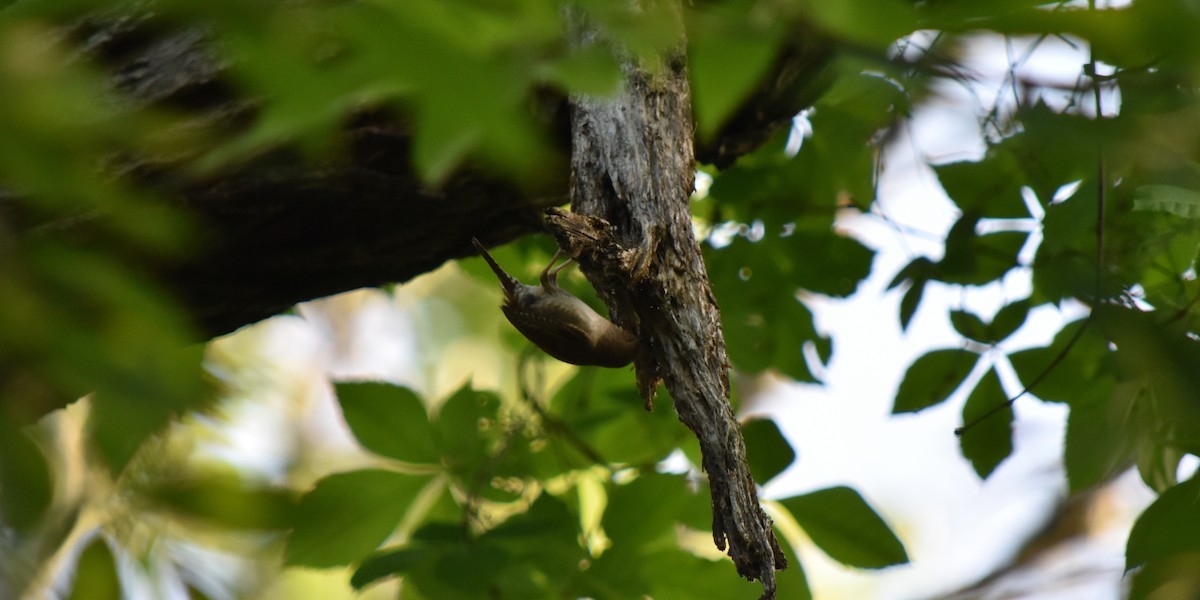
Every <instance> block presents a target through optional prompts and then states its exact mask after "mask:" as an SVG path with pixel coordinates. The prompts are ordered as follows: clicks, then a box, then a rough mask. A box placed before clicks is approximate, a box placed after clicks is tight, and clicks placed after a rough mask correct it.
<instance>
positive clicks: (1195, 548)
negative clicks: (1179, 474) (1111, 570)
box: [1125, 477, 1200, 571]
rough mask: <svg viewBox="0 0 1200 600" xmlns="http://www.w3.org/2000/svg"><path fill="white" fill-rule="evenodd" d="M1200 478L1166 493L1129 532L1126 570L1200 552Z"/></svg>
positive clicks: (1147, 509) (1145, 512)
mask: <svg viewBox="0 0 1200 600" xmlns="http://www.w3.org/2000/svg"><path fill="white" fill-rule="evenodd" d="M1197 514H1200V478H1195V477H1193V478H1192V479H1189V480H1188V481H1185V482H1183V483H1180V484H1178V485H1176V486H1175V487H1172V488H1171V489H1169V490H1167V491H1166V492H1164V493H1163V494H1162V495H1161V496H1159V497H1158V499H1157V500H1155V501H1154V503H1153V504H1151V505H1150V506H1149V507H1147V508H1146V510H1145V511H1143V512H1142V514H1141V516H1139V517H1138V519H1137V521H1136V522H1135V523H1134V524H1133V529H1132V530H1131V531H1130V532H1129V542H1128V543H1127V544H1126V546H1125V570H1126V571H1128V570H1129V569H1133V568H1136V567H1139V566H1141V565H1144V564H1147V563H1153V562H1157V561H1161V560H1164V559H1168V558H1170V557H1172V556H1177V555H1182V554H1192V553H1200V519H1197V518H1196V515H1197Z"/></svg>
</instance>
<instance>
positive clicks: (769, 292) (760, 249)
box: [705, 218, 873, 381]
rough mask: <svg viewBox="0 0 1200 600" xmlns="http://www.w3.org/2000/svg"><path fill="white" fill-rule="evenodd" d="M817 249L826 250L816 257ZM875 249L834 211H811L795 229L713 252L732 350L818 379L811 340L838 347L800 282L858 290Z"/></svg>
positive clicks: (747, 366)
mask: <svg viewBox="0 0 1200 600" xmlns="http://www.w3.org/2000/svg"><path fill="white" fill-rule="evenodd" d="M813 256H822V257H825V258H823V259H822V260H819V261H818V260H811V257H813ZM872 256H873V253H872V252H871V250H869V249H867V248H866V247H865V246H863V245H862V244H860V243H859V242H858V241H856V240H853V239H851V238H848V237H846V236H843V235H840V234H838V233H837V232H836V231H834V230H833V228H832V222H831V221H830V220H828V219H816V218H810V219H804V220H800V221H797V222H796V223H795V224H794V229H793V231H792V232H791V233H790V234H787V235H780V234H773V235H768V236H766V237H764V238H763V239H762V240H759V241H756V242H752V241H750V240H748V239H746V238H744V237H738V238H735V239H734V240H733V241H732V242H731V243H730V244H729V245H728V246H726V247H724V248H720V249H712V248H709V249H707V250H706V252H705V260H706V261H707V264H708V272H709V274H710V277H711V278H712V282H713V291H714V292H715V294H716V296H717V298H718V299H719V301H720V303H721V318H722V324H723V326H724V330H725V338H726V340H725V341H726V344H727V345H728V348H729V356H730V359H731V360H732V361H733V363H734V365H735V366H737V367H738V368H739V369H742V370H745V371H749V372H752V373H757V372H760V371H763V370H765V369H767V368H772V367H773V368H776V369H778V370H780V371H781V372H783V373H784V374H785V375H787V376H789V377H792V378H793V379H796V380H798V381H815V380H816V378H815V376H814V375H813V374H812V371H811V370H810V368H809V365H808V362H807V359H806V358H805V356H804V352H803V348H804V344H805V343H806V342H809V341H811V342H813V343H814V344H816V345H817V347H818V353H819V354H821V355H824V356H828V355H830V354H831V353H832V347H831V342H830V341H829V338H827V337H825V336H822V335H821V334H820V333H818V332H817V331H816V328H815V327H814V325H813V319H812V313H811V311H810V310H809V309H808V307H807V306H805V305H804V303H803V302H801V301H800V300H799V299H798V298H797V292H798V291H799V290H800V289H804V290H808V291H812V292H817V293H821V294H827V295H833V296H845V295H848V294H850V293H853V292H854V290H855V289H856V287H857V285H858V282H859V281H860V280H861V279H862V278H863V277H865V276H866V275H867V274H868V273H869V272H870V267H871V258H872Z"/></svg>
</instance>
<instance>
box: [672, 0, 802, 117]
mask: <svg viewBox="0 0 1200 600" xmlns="http://www.w3.org/2000/svg"><path fill="white" fill-rule="evenodd" d="M739 12H740V11H739V10H738V9H736V8H732V7H722V6H720V5H713V6H712V8H711V9H710V10H708V11H705V12H703V13H701V12H699V11H693V12H692V15H691V16H692V17H693V18H692V20H691V23H689V25H690V27H689V28H688V45H687V48H688V71H689V74H690V75H691V79H692V90H693V106H694V107H695V117H696V123H697V125H698V127H699V129H700V134H701V136H702V137H709V136H711V135H712V134H713V133H715V132H716V131H717V129H718V128H719V127H721V126H722V125H723V124H724V123H725V120H726V118H727V117H728V116H729V115H730V114H731V113H732V112H733V111H734V110H735V109H736V108H737V107H738V105H739V104H740V103H741V102H742V101H743V100H744V99H745V98H746V96H747V95H748V94H749V93H750V92H751V91H752V90H753V88H754V86H755V85H756V84H757V83H758V82H759V80H760V79H761V78H762V76H763V74H764V72H765V71H766V69H767V68H768V67H770V66H771V61H773V60H774V59H775V56H776V54H777V53H778V44H779V41H780V38H781V37H782V35H783V34H784V32H785V31H786V30H785V28H784V27H783V23H782V22H781V21H759V22H755V21H751V20H748V19H745V18H744V15H742V14H739Z"/></svg>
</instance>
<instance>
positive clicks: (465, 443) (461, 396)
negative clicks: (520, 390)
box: [433, 383, 500, 475]
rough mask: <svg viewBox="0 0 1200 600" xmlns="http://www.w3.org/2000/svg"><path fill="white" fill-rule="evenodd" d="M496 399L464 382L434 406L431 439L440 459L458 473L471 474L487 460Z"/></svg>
mask: <svg viewBox="0 0 1200 600" xmlns="http://www.w3.org/2000/svg"><path fill="white" fill-rule="evenodd" d="M499 405H500V401H499V399H498V398H497V397H496V395H495V394H493V393H491V392H481V391H478V390H475V389H473V388H472V387H471V384H470V383H467V384H466V385H464V386H463V387H461V388H459V389H458V391H456V392H454V394H452V395H451V396H450V397H449V398H447V399H446V401H445V402H443V403H442V405H441V407H439V408H438V412H437V417H436V418H435V420H434V427H433V431H434V440H435V443H436V445H437V447H438V449H439V450H440V451H441V454H442V457H443V460H445V461H447V462H448V464H449V465H450V467H451V469H452V470H454V471H455V472H456V473H458V474H459V475H463V474H466V473H471V472H473V471H474V470H475V469H477V468H478V467H479V466H480V465H482V464H483V463H484V462H486V461H487V458H488V453H489V452H490V451H491V446H492V445H493V442H494V439H493V438H494V437H495V432H494V431H493V428H494V427H496V426H497V422H496V415H497V413H496V411H497V409H498V408H499Z"/></svg>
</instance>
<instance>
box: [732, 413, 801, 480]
mask: <svg viewBox="0 0 1200 600" xmlns="http://www.w3.org/2000/svg"><path fill="white" fill-rule="evenodd" d="M742 437H743V438H744V439H745V440H746V460H747V461H748V462H749V463H750V474H751V476H753V477H754V481H757V482H759V483H760V484H765V483H766V482H768V481H770V480H771V479H772V478H774V477H775V476H776V475H778V474H780V473H782V472H783V470H784V469H786V468H788V466H789V465H791V464H792V462H793V461H795V460H796V452H795V450H793V449H792V445H791V444H790V443H788V440H787V438H785V437H784V436H783V432H782V431H780V430H779V426H778V425H776V424H775V421H773V420H771V419H752V420H750V421H748V422H746V423H745V424H743V425H742Z"/></svg>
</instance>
